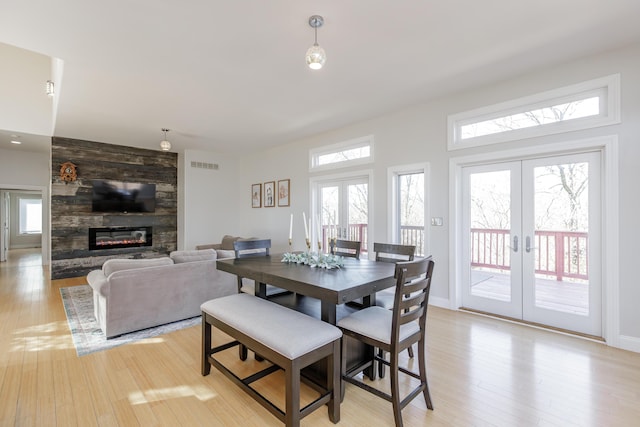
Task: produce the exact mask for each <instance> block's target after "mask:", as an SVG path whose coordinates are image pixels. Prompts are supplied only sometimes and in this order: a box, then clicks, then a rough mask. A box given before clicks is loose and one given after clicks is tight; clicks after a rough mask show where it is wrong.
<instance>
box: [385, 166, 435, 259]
mask: <svg viewBox="0 0 640 427" xmlns="http://www.w3.org/2000/svg"><path fill="white" fill-rule="evenodd" d="M428 171H429V165H428V164H421V165H408V166H401V167H394V168H390V169H389V178H390V188H391V189H392V191H391V199H392V203H391V206H392V212H391V215H390V218H391V226H390V230H391V234H392V235H391V242H393V243H397V244H401V245H413V246H415V247H416V252H415V254H416V255H417V256H424V255H425V253H427V251H428V250H429V245H428V242H427V241H426V235H425V233H426V229H425V224H426V222H425V221H426V218H428V212H427V206H428V204H427V202H428V200H427V191H426V190H427V188H428V186H427V182H426V181H427V180H428Z"/></svg>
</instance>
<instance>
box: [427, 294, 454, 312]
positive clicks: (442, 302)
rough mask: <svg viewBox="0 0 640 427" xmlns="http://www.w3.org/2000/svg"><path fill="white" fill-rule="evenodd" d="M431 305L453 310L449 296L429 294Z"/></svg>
mask: <svg viewBox="0 0 640 427" xmlns="http://www.w3.org/2000/svg"><path fill="white" fill-rule="evenodd" d="M429 305H433V306H435V307H440V308H446V309H448V310H451V306H450V305H449V299H448V298H439V297H433V296H429Z"/></svg>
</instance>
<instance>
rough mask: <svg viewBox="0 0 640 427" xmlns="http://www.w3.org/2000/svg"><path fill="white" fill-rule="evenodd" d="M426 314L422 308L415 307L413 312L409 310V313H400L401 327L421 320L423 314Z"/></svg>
mask: <svg viewBox="0 0 640 427" xmlns="http://www.w3.org/2000/svg"><path fill="white" fill-rule="evenodd" d="M423 312H424V308H423V307H420V306H417V307H416V306H414V308H413V309H412V310H409V311H407V312H404V311H403V312H401V313H400V320H399V322H400V325H404V324H406V323H409V322H413V321H415V320H420V317H421V316H422V313H423Z"/></svg>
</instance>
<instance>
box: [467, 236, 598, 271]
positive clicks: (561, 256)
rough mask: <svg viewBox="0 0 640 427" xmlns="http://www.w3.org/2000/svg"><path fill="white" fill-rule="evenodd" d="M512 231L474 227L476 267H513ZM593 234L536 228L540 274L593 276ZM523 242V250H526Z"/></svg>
mask: <svg viewBox="0 0 640 427" xmlns="http://www.w3.org/2000/svg"><path fill="white" fill-rule="evenodd" d="M510 237H511V236H510V234H509V230H502V229H484V228H472V229H471V265H472V266H473V267H487V268H497V269H501V270H510V269H511V259H510V256H511V250H510V249H511V248H510V246H511V243H510V240H511V239H510ZM588 243H589V234H588V233H584V232H574V231H536V232H535V237H534V239H533V242H532V250H534V251H535V270H536V273H539V274H546V275H550V276H556V280H558V281H561V280H562V279H563V278H564V277H571V278H576V279H585V280H587V279H589V275H588V271H589V268H588V267H589V265H588V259H589V256H588V255H589V254H588V246H589V245H588ZM523 244H524V242H522V241H521V242H520V243H519V244H518V245H519V250H523V249H524V247H523Z"/></svg>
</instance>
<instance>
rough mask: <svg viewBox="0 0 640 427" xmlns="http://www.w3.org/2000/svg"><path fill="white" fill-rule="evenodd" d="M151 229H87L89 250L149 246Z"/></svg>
mask: <svg viewBox="0 0 640 427" xmlns="http://www.w3.org/2000/svg"><path fill="white" fill-rule="evenodd" d="M151 244H152V232H151V227H104V228H90V229H89V250H92V251H93V250H99V249H116V248H134V247H140V246H151Z"/></svg>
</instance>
